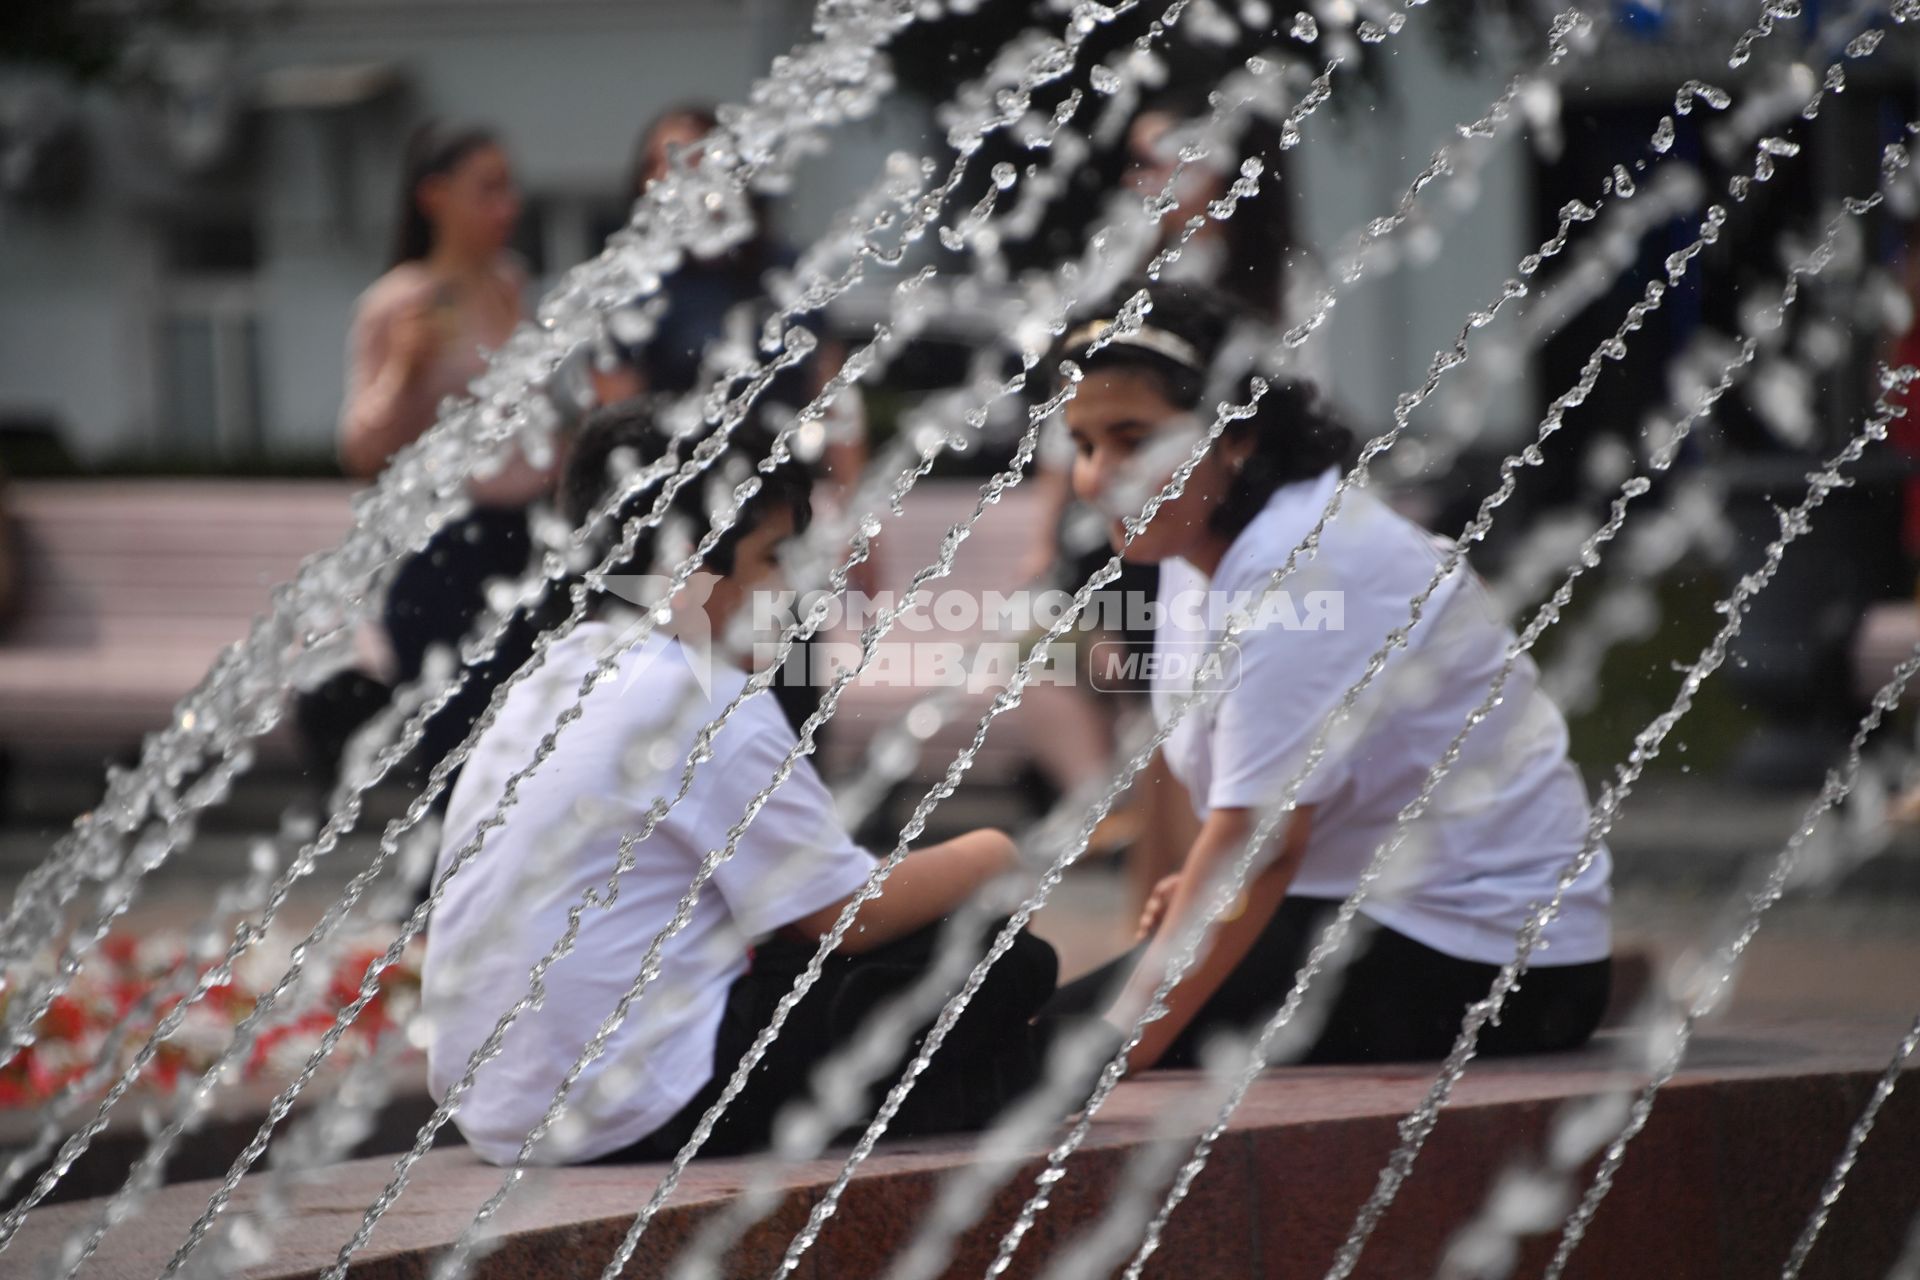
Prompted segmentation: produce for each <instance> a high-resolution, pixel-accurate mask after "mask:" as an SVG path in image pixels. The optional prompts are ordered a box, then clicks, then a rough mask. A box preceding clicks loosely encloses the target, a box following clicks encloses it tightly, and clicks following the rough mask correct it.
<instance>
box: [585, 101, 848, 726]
mask: <svg viewBox="0 0 1920 1280" xmlns="http://www.w3.org/2000/svg"><path fill="white" fill-rule="evenodd" d="M718 127H719V118H718V116H716V115H715V114H714V110H713V108H712V107H710V106H707V105H705V104H701V103H687V104H682V105H679V106H674V107H670V108H668V109H667V110H665V111H663V112H661V114H660V115H658V116H656V117H655V118H654V119H653V121H652V122H651V123H650V124H648V125H647V127H646V128H645V129H643V130H642V131H641V133H640V137H639V140H638V141H637V143H636V144H635V146H634V152H633V159H632V163H631V168H630V171H629V177H628V184H627V198H628V202H629V204H632V203H633V202H637V201H638V200H639V199H640V198H641V197H642V196H643V195H645V194H646V190H647V188H648V186H650V185H651V184H652V183H653V182H654V181H655V180H656V179H658V178H660V177H662V176H663V175H665V174H666V172H667V168H668V166H669V165H670V164H671V163H672V160H673V157H674V155H675V154H676V153H678V152H680V151H682V150H684V149H686V148H688V147H691V146H694V145H695V144H696V143H698V142H700V141H701V140H703V139H704V138H705V137H706V136H707V135H708V134H709V133H712V132H713V131H714V130H715V129H716V128H718ZM690 162H691V163H693V164H695V165H697V164H699V163H700V157H699V155H698V154H696V155H694V156H692V157H690ZM753 213H754V229H753V233H752V234H751V235H750V236H748V237H747V238H746V239H745V240H743V241H741V242H740V243H738V244H735V245H734V246H732V247H731V248H729V249H727V250H726V251H725V252H722V253H717V254H708V255H701V254H698V253H693V252H690V253H689V254H688V255H687V257H686V258H685V260H683V261H682V262H681V264H680V266H679V268H678V269H677V270H675V271H674V272H673V273H672V274H670V275H668V276H667V277H666V278H665V279H664V280H663V281H662V283H661V289H660V297H661V298H662V299H664V301H665V308H664V310H663V311H662V312H661V313H660V315H659V316H658V318H657V319H656V321H655V324H654V327H653V332H652V334H651V336H649V337H648V338H646V339H645V340H644V341H640V342H634V343H630V344H629V343H623V342H621V341H619V340H618V339H617V338H612V337H610V338H609V349H608V351H607V352H605V353H604V354H603V357H602V359H601V361H600V362H599V368H598V370H597V371H596V373H595V376H594V383H595V389H596V391H597V393H598V397H599V400H600V402H601V403H602V404H614V403H618V402H620V401H622V400H626V399H630V398H632V397H634V396H638V395H642V394H648V395H652V394H666V395H685V394H688V393H690V392H700V393H704V392H705V390H706V386H705V385H704V384H703V383H702V381H701V364H702V361H703V359H704V358H705V356H706V355H707V353H708V351H709V349H710V348H712V347H713V346H714V344H716V343H718V342H720V341H722V340H723V339H725V338H727V337H728V336H729V335H730V334H757V333H758V331H759V327H760V325H761V323H762V322H763V321H765V320H766V319H767V318H768V317H769V316H771V315H772V314H773V303H772V300H771V297H770V295H769V291H768V289H767V285H766V277H767V273H768V272H770V271H776V270H779V271H785V270H791V269H792V268H793V266H794V264H795V262H796V256H795V254H794V253H793V251H792V250H791V249H790V248H788V247H787V246H786V245H785V244H784V243H782V242H781V241H780V239H779V238H778V237H777V236H776V235H775V234H774V233H773V231H772V229H771V228H770V227H769V226H768V220H767V211H766V209H765V208H764V207H762V205H761V204H760V203H759V202H755V204H754V206H753ZM796 323H799V324H802V325H803V326H805V327H806V328H808V329H810V330H811V331H812V332H813V333H814V336H815V337H816V338H818V339H819V345H818V347H816V348H815V351H814V354H813V356H812V357H811V358H810V359H807V360H805V361H802V362H801V363H799V364H797V365H795V366H794V367H793V368H791V369H788V370H785V371H783V372H782V373H781V374H780V375H779V376H778V377H776V378H775V379H774V380H773V382H772V383H771V384H770V385H769V386H768V387H767V389H766V390H765V391H764V392H763V393H762V394H761V395H760V398H759V399H758V400H757V401H756V402H755V409H754V414H755V420H756V421H757V422H758V423H759V425H760V426H762V427H764V428H765V429H766V430H767V431H768V432H769V434H772V433H777V432H778V431H780V430H781V429H782V428H784V427H786V426H787V425H789V423H791V421H792V419H793V415H794V414H795V413H796V412H797V411H798V410H799V409H800V408H801V407H802V406H804V405H805V404H807V403H808V402H809V401H810V400H812V399H813V398H814V397H815V396H816V395H817V394H818V393H819V392H820V390H821V388H823V387H824V386H826V384H827V382H828V381H829V380H830V379H831V378H832V377H833V376H834V375H835V374H837V373H838V372H839V371H840V367H841V365H842V364H843V362H844V361H845V358H846V351H845V348H844V347H843V346H842V345H841V344H840V343H839V342H838V341H837V340H835V339H834V338H832V337H831V336H829V335H827V334H825V333H823V332H822V331H821V325H820V317H819V316H818V314H817V313H816V314H813V315H802V316H799V317H797V318H796ZM733 390H734V391H735V393H736V394H737V393H738V392H739V391H740V390H741V388H740V387H738V386H736V387H735V388H733ZM792 447H793V451H794V453H795V455H796V456H798V457H799V458H800V459H801V460H802V461H803V462H806V463H807V464H808V465H809V466H810V467H811V468H812V470H813V474H814V476H815V487H814V494H813V499H814V502H815V503H816V505H817V506H818V507H819V508H820V509H821V511H822V514H823V516H825V517H827V518H828V519H832V518H833V517H835V516H836V515H838V514H840V513H841V512H843V510H844V508H845V506H846V504H847V502H848V501H849V500H850V499H851V497H852V493H853V488H854V485H855V484H856V483H858V481H859V478H860V473H861V471H862V470H863V469H864V468H865V466H866V460H867V424H866V411H865V405H864V402H863V400H862V399H861V396H860V389H859V387H858V386H849V387H847V388H845V389H843V390H842V391H840V393H839V394H838V395H836V396H835V397H834V399H833V400H832V402H831V403H830V404H829V405H828V406H827V410H826V413H825V415H824V416H823V417H822V418H821V419H820V420H819V421H818V422H816V423H810V424H808V425H807V426H806V427H803V428H802V429H801V430H800V431H799V432H797V433H796V434H795V436H794V438H793V442H792ZM848 586H849V589H850V590H854V591H864V592H868V593H871V592H872V591H873V590H874V589H875V586H876V578H875V576H874V561H873V560H872V559H868V560H866V561H863V562H862V563H861V564H858V565H856V566H854V568H853V571H852V572H851V573H849V575H848ZM812 643H813V642H811V641H809V642H807V643H805V644H800V645H796V646H795V647H794V651H793V656H792V658H791V659H790V661H789V662H788V664H787V666H786V668H785V669H784V670H783V671H782V672H781V674H780V679H779V681H778V682H777V683H776V684H775V685H774V696H775V697H776V698H777V699H778V701H779V703H780V707H781V709H782V710H783V711H784V712H786V714H787V718H788V720H789V721H791V722H792V724H793V725H794V726H795V728H796V730H797V728H798V726H799V725H800V723H801V722H802V721H804V720H805V719H806V718H807V717H808V716H809V715H811V714H812V713H813V711H814V709H815V708H816V707H818V706H819V704H820V697H821V694H822V692H823V691H822V689H821V688H820V686H819V685H817V684H815V683H813V681H812V678H811V677H812V676H813V675H814V674H816V673H814V672H813V671H812V666H813V661H812V652H813V650H812ZM826 729H827V726H825V725H823V726H821V731H820V733H819V734H817V735H816V738H824V736H825V731H826Z"/></svg>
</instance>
